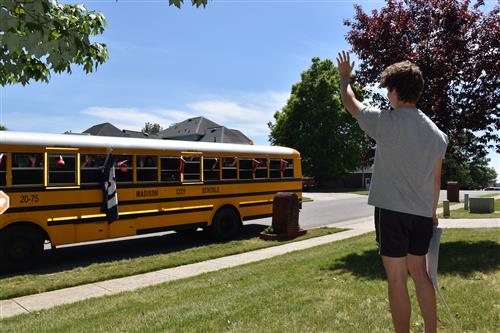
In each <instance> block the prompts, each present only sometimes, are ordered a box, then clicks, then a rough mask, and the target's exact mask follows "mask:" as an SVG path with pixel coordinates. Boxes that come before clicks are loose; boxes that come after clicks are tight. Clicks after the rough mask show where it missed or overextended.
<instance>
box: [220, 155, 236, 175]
mask: <svg viewBox="0 0 500 333" xmlns="http://www.w3.org/2000/svg"><path fill="white" fill-rule="evenodd" d="M237 178H238V158H236V157H223V158H222V179H223V180H236V179H237Z"/></svg>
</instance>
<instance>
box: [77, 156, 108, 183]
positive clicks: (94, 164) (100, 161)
mask: <svg viewBox="0 0 500 333" xmlns="http://www.w3.org/2000/svg"><path fill="white" fill-rule="evenodd" d="M105 161H106V155H101V154H83V155H81V157H80V182H81V183H82V184H92V183H100V182H101V177H102V167H103V166H104V162H105Z"/></svg>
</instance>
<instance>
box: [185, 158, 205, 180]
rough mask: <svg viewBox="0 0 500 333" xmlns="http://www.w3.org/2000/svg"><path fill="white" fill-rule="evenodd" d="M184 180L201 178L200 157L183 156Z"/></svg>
mask: <svg viewBox="0 0 500 333" xmlns="http://www.w3.org/2000/svg"><path fill="white" fill-rule="evenodd" d="M181 163H184V181H185V182H199V181H200V180H201V157H200V156H196V155H188V156H183V157H182V160H181ZM181 165H182V164H181Z"/></svg>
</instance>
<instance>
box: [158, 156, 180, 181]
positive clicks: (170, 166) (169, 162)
mask: <svg viewBox="0 0 500 333" xmlns="http://www.w3.org/2000/svg"><path fill="white" fill-rule="evenodd" d="M180 161H181V158H180V157H179V156H162V157H161V158H160V171H161V181H162V182H172V183H176V182H180V181H181V170H180Z"/></svg>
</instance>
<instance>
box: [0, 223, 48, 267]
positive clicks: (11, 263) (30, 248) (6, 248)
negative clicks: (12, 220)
mask: <svg viewBox="0 0 500 333" xmlns="http://www.w3.org/2000/svg"><path fill="white" fill-rule="evenodd" d="M43 243H44V237H43V236H42V235H41V234H40V233H39V232H38V231H37V230H35V229H34V228H31V227H29V226H14V227H11V228H7V229H5V230H2V231H1V232H0V271H2V272H15V271H21V270H26V269H28V268H31V267H33V266H34V265H35V264H36V263H37V262H38V259H39V258H40V257H41V255H42V253H43Z"/></svg>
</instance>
